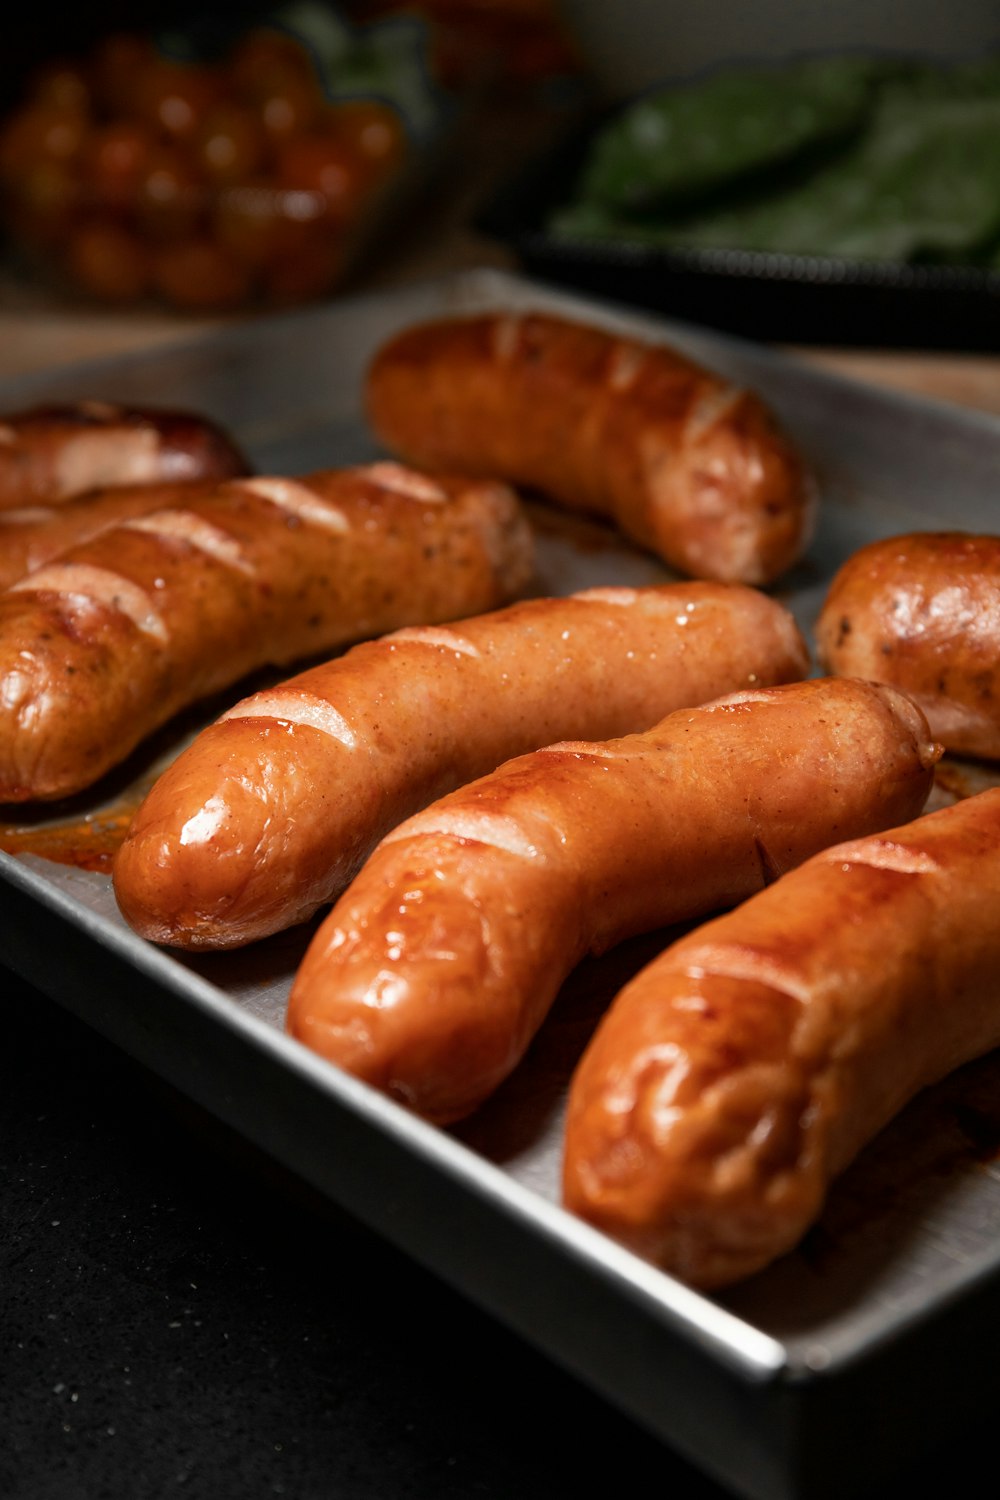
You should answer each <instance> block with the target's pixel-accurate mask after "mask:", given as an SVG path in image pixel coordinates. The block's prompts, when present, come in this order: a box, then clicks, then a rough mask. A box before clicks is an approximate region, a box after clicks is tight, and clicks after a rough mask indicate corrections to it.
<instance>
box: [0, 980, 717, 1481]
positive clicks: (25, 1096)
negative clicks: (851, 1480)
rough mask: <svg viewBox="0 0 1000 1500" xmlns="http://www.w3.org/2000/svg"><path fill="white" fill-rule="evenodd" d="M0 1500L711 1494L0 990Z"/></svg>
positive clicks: (166, 1097)
mask: <svg viewBox="0 0 1000 1500" xmlns="http://www.w3.org/2000/svg"><path fill="white" fill-rule="evenodd" d="M0 995H2V999H3V1008H4V1015H5V1020H6V1044H5V1046H4V1047H3V1049H2V1054H0V1100H2V1104H0V1120H2V1129H0V1195H2V1196H0V1202H2V1219H0V1225H2V1227H0V1249H2V1272H0V1287H2V1292H0V1298H2V1305H3V1320H2V1326H3V1329H4V1350H5V1353H4V1359H3V1362H2V1367H0V1400H2V1404H3V1410H4V1416H5V1420H4V1424H3V1436H2V1437H0V1495H2V1496H3V1497H4V1500H105V1497H107V1500H118V1497H123V1500H124V1497H127V1500H142V1497H146V1496H156V1497H161V1496H169V1495H173V1494H177V1495H178V1496H181V1495H183V1496H185V1497H203V1496H204V1497H208V1496H211V1497H213V1500H231V1497H236V1496H239V1497H243V1496H253V1497H257V1496H268V1495H287V1496H294V1497H295V1500H313V1497H315V1500H319V1497H324V1500H326V1497H334V1496H335V1497H337V1500H354V1497H357V1500H381V1497H383V1496H384V1497H393V1500H409V1497H424V1496H433V1497H435V1500H452V1497H456V1500H457V1497H462V1500H464V1497H470V1496H474V1497H480V1496H482V1497H489V1496H497V1497H505V1500H506V1497H517V1500H535V1497H538V1500H542V1497H545V1500H551V1497H553V1496H562V1495H567V1496H568V1495H574V1496H576V1495H580V1494H587V1493H594V1492H595V1490H603V1491H604V1492H606V1493H615V1494H619V1495H623V1496H628V1495H633V1494H638V1493H639V1492H640V1486H642V1487H644V1486H645V1483H646V1482H647V1476H648V1474H649V1470H650V1468H651V1466H655V1470H656V1474H657V1487H658V1488H659V1487H660V1486H662V1487H663V1488H664V1490H665V1491H666V1492H668V1493H670V1494H671V1495H672V1496H674V1497H677V1500H721V1496H722V1491H721V1490H719V1489H718V1488H717V1487H716V1486H715V1485H713V1484H711V1483H709V1482H708V1481H707V1480H706V1479H704V1478H702V1477H701V1476H700V1475H698V1474H697V1473H695V1471H693V1470H692V1469H691V1468H690V1467H689V1466H688V1465H686V1464H685V1463H683V1462H681V1460H680V1459H677V1458H675V1457H674V1456H673V1455H671V1454H670V1453H669V1452H667V1451H666V1450H665V1449H664V1448H663V1447H662V1445H661V1444H660V1443H658V1442H657V1441H655V1440H654V1439H653V1438H651V1437H649V1436H647V1435H646V1434H645V1433H643V1432H641V1431H640V1430H639V1429H638V1428H637V1427H635V1426H634V1425H633V1424H632V1423H631V1422H630V1421H629V1420H627V1419H626V1418H624V1417H622V1416H619V1415H618V1414H617V1413H616V1412H614V1411H613V1410H612V1409H611V1408H610V1407H609V1406H608V1405H607V1404H606V1403H604V1402H603V1401H601V1400H600V1399H599V1398H598V1397H596V1396H594V1395H592V1394H591V1393H590V1392H589V1391H587V1390H586V1389H584V1388H583V1387H582V1386H581V1385H580V1384H578V1382H577V1381H575V1380H574V1379H572V1378H571V1377H569V1376H567V1375H565V1374H563V1373H562V1372H561V1371H560V1370H558V1369H557V1368H556V1367H555V1366H554V1365H553V1364H551V1363H550V1362H549V1361H548V1360H547V1359H546V1358H544V1357H543V1356H542V1355H540V1354H536V1353H535V1352H534V1351H532V1350H531V1349H530V1348H529V1347H528V1346H527V1345H526V1344H524V1343H523V1342H522V1341H521V1340H520V1339H518V1338H516V1337H515V1336H514V1335H513V1334H510V1333H508V1332H507V1331H506V1330H505V1329H503V1328H502V1327H501V1326H500V1325H499V1324H498V1323H497V1322H495V1321H494V1320H493V1319H492V1318H490V1317H488V1316H486V1315H485V1314H484V1313H482V1312H480V1311H479V1310H478V1309H476V1308H474V1307H473V1306H471V1305H470V1304H469V1303H468V1302H466V1301H465V1300H463V1299H462V1298H460V1297H459V1296H457V1295H456V1294H455V1293H453V1292H451V1291H450V1290H449V1289H448V1288H446V1287H445V1286H443V1285H442V1284H441V1283H440V1282H439V1281H437V1280H436V1279H435V1278H434V1277H433V1276H431V1275H430V1274H428V1273H426V1272H424V1271H423V1270H421V1269H420V1268H419V1267H418V1266H416V1265H415V1264H414V1263H412V1262H411V1261H409V1260H407V1259H406V1258H405V1257H404V1256H402V1255H401V1254H399V1253H398V1252H396V1251H395V1250H394V1249H392V1248H391V1247H389V1246H388V1245H387V1244H385V1243H384V1242H382V1241H380V1240H378V1239H376V1238H375V1237H373V1236H372V1235H371V1234H370V1233H369V1232H368V1231H367V1230H365V1229H364V1228H363V1227H362V1226H360V1225H359V1224H358V1223H357V1222H356V1221H355V1220H353V1219H349V1218H347V1217H346V1216H345V1215H342V1214H340V1213H339V1212H338V1211H337V1210H336V1209H334V1208H333V1207H331V1206H330V1205H328V1204H327V1203H325V1202H323V1201H322V1200H320V1199H318V1198H317V1197H315V1196H314V1195H313V1194H312V1193H311V1192H310V1190H309V1189H307V1188H305V1187H304V1186H302V1185H301V1184H299V1183H297V1182H296V1181H295V1180H294V1179H292V1178H290V1177H288V1176H287V1175H285V1174H284V1173H283V1172H282V1171H281V1170H279V1169H278V1168H277V1167H276V1166H274V1165H273V1164H272V1163H271V1162H270V1161H269V1160H268V1159H266V1158H265V1157H263V1156H261V1155H259V1154H258V1153H256V1152H255V1151H253V1150H251V1148H249V1147H248V1146H246V1145H245V1144H243V1143H242V1142H241V1141H240V1140H239V1139H238V1138H237V1137H236V1136H234V1135H233V1134H231V1133H230V1132H229V1131H228V1130H227V1129H226V1128H225V1127H223V1126H221V1125H219V1124H217V1123H216V1122H215V1121H214V1120H212V1119H211V1118H210V1117H209V1116H207V1115H205V1114H203V1113H202V1112H200V1111H199V1110H197V1109H196V1108H195V1107H194V1106H192V1105H191V1104H189V1103H188V1102H187V1101H185V1100H184V1099H182V1098H181V1096H179V1095H177V1094H175V1093H174V1092H173V1091H171V1090H170V1089H169V1088H168V1087H167V1086H166V1085H164V1084H163V1083H161V1082H160V1081H158V1080H157V1079H155V1078H154V1077H153V1076H152V1075H150V1074H149V1073H147V1072H145V1071H144V1070H143V1069H142V1068H140V1067H139V1066H138V1065H137V1064H135V1063H134V1062H133V1061H132V1060H131V1059H129V1058H128V1057H126V1056H125V1055H124V1054H123V1053H122V1052H120V1051H119V1050H118V1049H117V1048H116V1047H114V1046H112V1045H111V1044H110V1043H108V1042H106V1041H105V1040H104V1039H103V1038H101V1037H99V1036H98V1035H97V1034H96V1033H95V1032H93V1031H91V1030H90V1029H88V1028H87V1027H85V1026H84V1025H82V1024H81V1023H80V1022H79V1021H77V1020H76V1019H75V1018H74V1017H72V1016H70V1015H69V1014H68V1013H66V1012H64V1011H63V1010H61V1009H60V1008H59V1007H58V1006H57V1005H55V1004H54V1003H52V1002H51V1001H49V1000H48V999H46V998H45V997H44V996H42V995H40V994H39V993H38V992H37V991H35V990H34V989H32V988H31V987H30V986H29V985H27V984H25V983H23V982H22V981H21V980H19V979H17V978H15V977H14V976H13V975H12V974H10V973H9V971H6V970H0Z"/></svg>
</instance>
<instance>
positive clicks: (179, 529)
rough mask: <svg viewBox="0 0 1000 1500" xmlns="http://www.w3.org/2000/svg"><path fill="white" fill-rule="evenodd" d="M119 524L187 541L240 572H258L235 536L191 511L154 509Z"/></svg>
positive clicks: (135, 529)
mask: <svg viewBox="0 0 1000 1500" xmlns="http://www.w3.org/2000/svg"><path fill="white" fill-rule="evenodd" d="M122 525H123V526H125V527H127V528H128V529H129V530H130V531H144V532H148V533H149V534H150V535H151V536H162V537H167V538H169V539H177V540H180V541H183V542H189V543H190V545H191V546H192V547H197V549H198V551H199V552H205V553H207V555H208V556H209V557H212V558H214V559H215V560H216V562H221V563H225V564H226V565H227V567H232V568H238V569H239V570H240V572H242V573H248V574H253V573H256V571H257V569H256V568H255V567H254V565H253V563H252V562H250V561H249V560H248V559H247V558H246V556H245V555H244V552H243V549H242V547H241V546H240V544H239V542H237V541H236V539H235V538H234V537H231V536H229V535H227V533H226V532H224V531H222V530H220V528H219V527H218V526H213V525H212V524H211V522H210V521H205V520H203V519H202V517H201V516H198V515H195V513H194V512H193V511H190V510H157V511H153V512H152V513H151V514H150V515H147V516H134V517H132V519H131V520H128V521H123V522H122Z"/></svg>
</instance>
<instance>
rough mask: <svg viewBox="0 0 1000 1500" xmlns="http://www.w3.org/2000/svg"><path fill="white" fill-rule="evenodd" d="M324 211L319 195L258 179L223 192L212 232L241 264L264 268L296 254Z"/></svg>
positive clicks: (323, 201)
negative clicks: (277, 260)
mask: <svg viewBox="0 0 1000 1500" xmlns="http://www.w3.org/2000/svg"><path fill="white" fill-rule="evenodd" d="M325 214H326V200H325V199H324V198H323V197H322V195H321V194H319V193H307V192H290V191H288V190H287V189H284V188H279V187H277V186H276V185H275V183H273V182H271V181H269V180H267V179H265V178H259V179H257V180H255V181H252V182H249V183H241V184H240V185H239V186H238V187H233V188H227V189H225V190H224V191H223V192H221V193H220V194H219V198H218V202H217V203H216V206H215V211H214V213H213V216H212V232H213V235H214V237H215V239H216V240H217V242H218V243H219V244H220V245H222V246H223V247H224V248H225V249H226V250H227V251H228V252H229V253H230V254H231V255H233V256H235V258H236V259H237V260H238V261H240V262H241V264H243V265H246V266H254V267H261V266H265V265H267V264H269V263H270V262H271V261H274V260H276V259H279V258H280V257H282V256H288V255H293V254H295V253H296V252H297V251H298V250H299V249H300V247H301V246H302V245H303V244H305V243H306V242H307V241H308V240H309V238H310V237H311V235H312V233H313V232H314V230H315V226H316V225H317V224H319V223H320V222H321V221H322V220H323V218H324V216H325Z"/></svg>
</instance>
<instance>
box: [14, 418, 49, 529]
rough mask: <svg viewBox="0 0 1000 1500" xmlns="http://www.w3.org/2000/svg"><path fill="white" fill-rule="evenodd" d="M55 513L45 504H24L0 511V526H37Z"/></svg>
mask: <svg viewBox="0 0 1000 1500" xmlns="http://www.w3.org/2000/svg"><path fill="white" fill-rule="evenodd" d="M2 441H3V439H2V437H0V442H2ZM57 515H58V511H55V510H52V509H51V508H50V507H49V506H47V505H25V506H23V507H22V508H21V509H20V510H3V511H0V526H39V525H41V524H42V523H44V522H45V521H54V520H55V518H56V516H57Z"/></svg>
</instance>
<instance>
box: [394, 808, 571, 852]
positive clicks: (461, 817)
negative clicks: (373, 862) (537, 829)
mask: <svg viewBox="0 0 1000 1500" xmlns="http://www.w3.org/2000/svg"><path fill="white" fill-rule="evenodd" d="M425 836H430V837H438V838H442V837H443V838H453V839H458V840H460V841H461V842H463V843H465V842H470V843H475V844H485V845H487V846H488V847H490V848H493V849H503V850H506V852H507V853H508V854H516V855H518V856H519V857H520V858H521V859H538V858H539V856H540V854H541V850H540V849H539V848H538V846H537V845H536V844H533V843H532V842H531V840H530V839H529V838H528V837H527V835H526V834H525V833H524V830H523V829H522V828H521V825H520V824H519V823H518V821H517V819H516V818H508V817H504V816H503V815H502V814H497V813H487V812H477V811H474V810H472V809H469V810H465V809H462V808H456V809H455V811H454V812H450V811H448V809H447V808H441V809H437V810H435V811H433V812H428V813H418V814H417V816H416V817H415V818H411V819H410V820H409V821H408V822H407V823H403V824H401V825H400V827H399V828H396V829H394V830H393V831H392V833H390V834H387V835H386V837H385V838H384V839H383V840H382V843H383V844H395V843H398V842H400V841H401V840H403V839H412V838H424V837H425Z"/></svg>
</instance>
